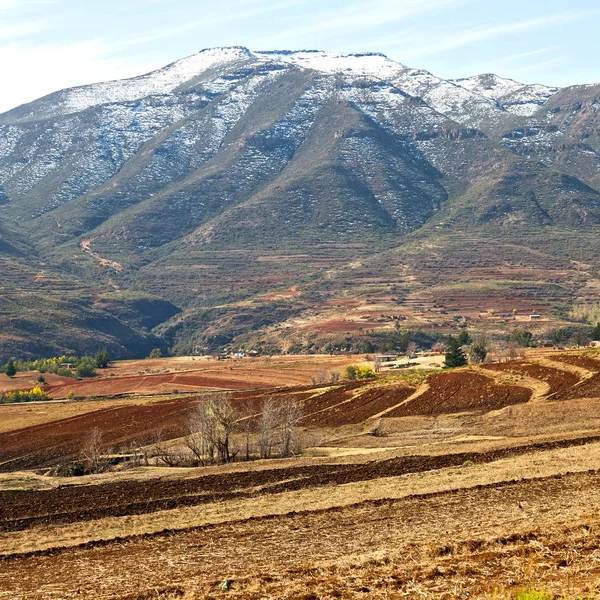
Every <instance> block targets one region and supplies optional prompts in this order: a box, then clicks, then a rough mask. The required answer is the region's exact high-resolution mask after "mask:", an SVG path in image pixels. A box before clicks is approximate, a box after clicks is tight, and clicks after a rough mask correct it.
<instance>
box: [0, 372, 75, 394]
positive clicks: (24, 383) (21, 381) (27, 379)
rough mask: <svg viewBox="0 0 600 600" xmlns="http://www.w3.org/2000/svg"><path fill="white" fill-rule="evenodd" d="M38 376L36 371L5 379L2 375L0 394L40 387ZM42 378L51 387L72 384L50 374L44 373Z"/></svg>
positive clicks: (68, 379)
mask: <svg viewBox="0 0 600 600" xmlns="http://www.w3.org/2000/svg"><path fill="white" fill-rule="evenodd" d="M39 376H40V373H38V372H37V371H31V372H27V373H17V374H16V375H15V376H14V377H7V376H6V375H4V374H0V392H10V391H12V390H31V389H33V388H34V387H36V386H38V385H41V384H40V383H39V382H38V377H39ZM43 376H44V379H45V380H46V382H47V383H48V384H50V385H52V386H57V385H62V384H64V383H68V382H73V380H72V379H71V378H69V377H61V376H60V375H53V374H52V373H44V374H43ZM46 389H48V388H46Z"/></svg>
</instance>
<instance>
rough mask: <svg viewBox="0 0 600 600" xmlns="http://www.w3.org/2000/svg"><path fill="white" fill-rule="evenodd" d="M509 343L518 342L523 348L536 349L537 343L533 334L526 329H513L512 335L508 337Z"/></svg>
mask: <svg viewBox="0 0 600 600" xmlns="http://www.w3.org/2000/svg"><path fill="white" fill-rule="evenodd" d="M508 341H509V342H516V343H517V344H519V346H522V347H523V348H534V347H535V342H534V341H533V333H531V331H527V330H526V329H513V331H512V333H511V334H510V336H509V337H508Z"/></svg>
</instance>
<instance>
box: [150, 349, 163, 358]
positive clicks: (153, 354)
mask: <svg viewBox="0 0 600 600" xmlns="http://www.w3.org/2000/svg"><path fill="white" fill-rule="evenodd" d="M148 358H162V352H161V351H160V348H154V349H153V350H152V351H151V352H150V355H149V356H148Z"/></svg>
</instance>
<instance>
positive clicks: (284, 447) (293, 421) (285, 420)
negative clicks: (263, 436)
mask: <svg viewBox="0 0 600 600" xmlns="http://www.w3.org/2000/svg"><path fill="white" fill-rule="evenodd" d="M278 413H279V414H278V416H279V429H280V431H281V456H290V455H291V454H292V449H293V445H294V443H295V442H297V436H296V430H297V427H298V425H299V424H300V422H301V421H302V418H303V417H304V410H303V407H302V405H301V404H300V403H298V402H297V401H296V399H295V398H293V397H292V396H287V397H285V398H283V399H282V400H281V403H280V405H279V410H278Z"/></svg>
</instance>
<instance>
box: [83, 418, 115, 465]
mask: <svg viewBox="0 0 600 600" xmlns="http://www.w3.org/2000/svg"><path fill="white" fill-rule="evenodd" d="M102 446H103V434H102V431H100V429H98V427H94V429H92V431H91V432H90V434H89V436H88V438H87V439H86V441H85V443H84V444H83V447H82V449H81V456H82V458H83V462H84V468H85V470H86V471H87V472H88V473H101V472H102V471H104V470H106V468H107V467H108V465H109V464H110V459H108V458H107V457H106V451H104V453H103V451H102Z"/></svg>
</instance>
